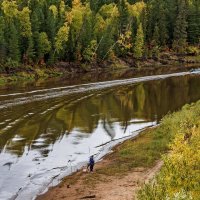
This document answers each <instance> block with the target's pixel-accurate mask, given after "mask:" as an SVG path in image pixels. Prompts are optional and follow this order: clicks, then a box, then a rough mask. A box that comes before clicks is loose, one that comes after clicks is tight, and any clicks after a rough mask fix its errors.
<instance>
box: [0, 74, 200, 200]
mask: <svg viewBox="0 0 200 200" xmlns="http://www.w3.org/2000/svg"><path fill="white" fill-rule="evenodd" d="M81 82H84V83H83V84H82V83H81ZM86 82H87V81H86ZM199 87H200V74H198V73H196V74H192V73H190V72H180V73H174V74H166V75H151V76H145V77H138V78H137V77H136V78H129V79H120V80H110V81H101V82H93V83H85V81H80V80H79V81H78V82H77V81H76V82H75V81H74V80H71V79H67V80H63V79H62V80H60V81H51V82H49V83H47V84H43V83H40V84H38V85H34V86H33V85H31V84H30V85H26V86H24V85H12V86H6V87H1V88H0V200H7V199H20V200H24V199H26V200H29V199H34V198H35V196H36V195H37V194H39V193H41V192H44V191H45V189H47V188H48V187H49V186H52V185H55V184H57V183H58V182H59V180H60V179H61V178H62V177H63V176H64V175H67V174H69V173H71V172H73V171H76V170H77V169H79V168H80V167H81V166H83V165H84V164H85V163H86V162H87V160H88V157H89V156H90V155H93V154H94V155H95V158H96V159H97V160H98V159H100V158H101V157H102V156H103V155H104V154H106V153H107V151H109V150H110V148H111V147H112V146H114V145H116V144H117V143H118V142H120V141H122V140H123V139H124V138H126V137H127V138H128V137H133V136H134V135H137V134H138V133H139V130H141V129H143V128H145V127H148V126H152V125H156V124H158V123H159V121H160V119H161V118H162V117H163V116H164V115H166V114H167V113H169V112H173V111H176V110H178V109H180V108H181V107H182V106H183V105H184V104H186V103H191V102H195V101H197V100H199V99H200V89H199ZM120 138H122V139H120Z"/></svg>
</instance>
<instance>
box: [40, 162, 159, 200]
mask: <svg viewBox="0 0 200 200" xmlns="http://www.w3.org/2000/svg"><path fill="white" fill-rule="evenodd" d="M108 162H109V160H103V161H101V162H99V163H98V164H97V165H96V172H94V173H86V172H83V171H80V172H77V173H76V174H74V175H72V176H69V177H67V178H66V179H65V180H64V181H63V182H62V183H61V184H60V185H58V186H56V187H54V188H51V189H50V190H49V191H48V192H47V193H46V194H44V195H42V196H40V197H38V198H37V200H79V199H95V200H133V199H136V191H137V190H138V189H139V188H140V186H141V184H143V183H144V182H148V181H149V180H150V179H152V178H153V177H154V175H155V174H156V173H157V172H158V171H159V170H160V168H161V166H162V162H161V161H158V162H157V163H156V164H155V166H154V167H152V168H149V169H145V168H135V169H134V170H132V171H131V172H129V173H128V174H124V175H122V174H121V175H120V176H106V175H102V174H99V173H98V169H101V168H102V167H105V166H106V165H107V163H108Z"/></svg>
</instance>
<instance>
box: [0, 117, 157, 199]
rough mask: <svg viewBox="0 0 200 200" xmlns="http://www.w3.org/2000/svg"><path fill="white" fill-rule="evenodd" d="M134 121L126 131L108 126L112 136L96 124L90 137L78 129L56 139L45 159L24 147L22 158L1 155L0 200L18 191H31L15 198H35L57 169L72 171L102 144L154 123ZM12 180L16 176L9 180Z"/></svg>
mask: <svg viewBox="0 0 200 200" xmlns="http://www.w3.org/2000/svg"><path fill="white" fill-rule="evenodd" d="M137 121H141V120H134V121H132V122H133V123H132V124H130V125H129V126H128V128H127V129H126V131H125V132H124V130H123V129H122V127H121V126H120V124H119V123H118V122H116V123H114V124H113V126H112V131H113V133H114V135H108V134H107V132H106V131H105V129H104V127H103V126H104V125H103V123H102V122H100V123H99V125H98V126H97V128H96V129H95V131H94V132H93V134H84V133H81V132H79V130H74V131H72V133H71V134H70V135H64V136H63V137H62V138H60V140H57V141H56V142H55V144H53V145H52V146H49V147H48V148H49V154H48V156H47V157H43V156H42V155H41V154H40V153H39V152H38V151H37V150H31V151H28V149H27V148H25V150H24V153H23V155H22V156H21V157H20V158H18V157H17V156H14V155H11V154H9V153H2V154H1V158H0V166H1V167H0V170H1V173H0V188H1V189H0V199H2V200H3V199H7V198H8V197H11V196H12V195H13V194H14V193H17V191H18V190H19V188H26V187H28V188H30V187H31V188H32V189H31V191H30V189H28V190H26V189H24V190H22V191H20V193H19V194H20V195H19V197H18V198H17V199H22V198H23V199H24V198H26V199H29V198H30V196H35V195H37V194H38V192H41V191H40V190H41V189H43V187H41V185H42V186H44V185H45V182H46V184H48V182H49V181H51V177H53V176H56V175H58V174H60V173H61V172H60V170H59V169H58V168H59V167H68V168H70V167H71V166H72V167H73V171H75V170H76V166H77V165H78V164H79V163H82V162H85V161H86V160H87V159H88V157H89V155H94V154H98V153H99V152H100V151H101V150H102V146H101V145H103V144H105V143H107V142H109V141H111V140H115V139H119V138H122V137H126V136H130V135H131V134H132V132H133V131H136V130H139V129H142V128H144V127H146V126H150V125H153V124H155V123H152V122H149V123H145V122H143V123H141V122H140V123H139V124H137V123H136V122H137ZM13 140H14V141H15V142H19V141H21V139H20V138H14V139H13ZM43 142H45V141H44V140H43V139H41V140H40V139H38V140H37V141H35V143H36V144H38V145H39V144H41V145H42V143H43ZM11 160H12V162H13V163H12V164H11V165H10V166H8V165H6V166H3V165H4V163H9V162H10V161H11ZM13 177H17V178H16V180H15V181H13Z"/></svg>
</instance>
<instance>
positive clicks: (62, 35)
mask: <svg viewBox="0 0 200 200" xmlns="http://www.w3.org/2000/svg"><path fill="white" fill-rule="evenodd" d="M0 8H1V9H0V63H1V66H5V65H17V64H19V63H22V64H24V65H34V64H44V63H45V64H48V65H51V64H54V63H55V62H58V61H70V62H71V61H72V62H74V61H76V62H88V63H91V62H96V61H102V60H105V59H115V58H116V57H124V56H132V57H134V58H136V59H138V58H151V57H156V56H158V54H159V52H161V51H167V50H169V49H172V50H173V51H175V52H177V53H179V54H183V53H185V52H186V48H188V45H192V46H198V45H199V40H200V0H173V1H172V0H146V1H139V0H138V1H137V0H82V1H80V0H16V1H11V0H0ZM189 50H190V51H194V53H195V51H196V49H195V48H194V47H193V48H191V47H190V49H189Z"/></svg>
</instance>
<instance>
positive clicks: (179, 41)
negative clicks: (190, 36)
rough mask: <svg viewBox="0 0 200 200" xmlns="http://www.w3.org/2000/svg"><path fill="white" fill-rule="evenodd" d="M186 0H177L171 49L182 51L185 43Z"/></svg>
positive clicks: (186, 24) (186, 25)
mask: <svg viewBox="0 0 200 200" xmlns="http://www.w3.org/2000/svg"><path fill="white" fill-rule="evenodd" d="M186 1H187V0H178V8H177V13H178V15H177V18H176V23H175V27H174V38H173V49H174V50H175V51H176V52H177V53H184V50H185V47H186V44H187V27H188V23H187V2H186Z"/></svg>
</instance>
